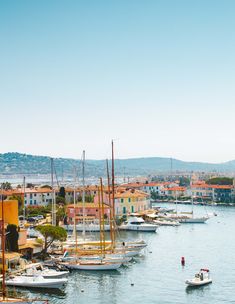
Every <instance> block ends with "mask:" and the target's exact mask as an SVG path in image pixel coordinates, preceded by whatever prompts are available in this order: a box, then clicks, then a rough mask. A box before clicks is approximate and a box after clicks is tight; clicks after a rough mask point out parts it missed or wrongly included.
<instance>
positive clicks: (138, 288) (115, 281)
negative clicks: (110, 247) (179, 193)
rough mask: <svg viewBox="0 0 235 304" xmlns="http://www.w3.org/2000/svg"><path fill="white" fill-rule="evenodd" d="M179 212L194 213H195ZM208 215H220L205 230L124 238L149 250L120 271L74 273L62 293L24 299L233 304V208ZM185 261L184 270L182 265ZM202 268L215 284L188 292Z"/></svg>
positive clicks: (199, 209) (184, 228)
mask: <svg viewBox="0 0 235 304" xmlns="http://www.w3.org/2000/svg"><path fill="white" fill-rule="evenodd" d="M164 206H170V205H166V204H164ZM172 206H173V205H171V207H172ZM180 209H181V210H187V211H190V210H191V207H190V206H184V205H183V206H179V207H178V210H180ZM206 210H207V212H208V213H212V212H216V213H217V215H218V216H217V217H213V218H211V219H210V220H209V221H208V222H207V223H206V224H182V225H181V226H179V227H159V229H158V232H157V233H137V232H122V233H121V234H120V237H122V238H127V239H144V240H145V241H146V242H147V243H148V247H147V249H145V250H144V251H143V255H142V256H140V257H137V258H135V261H134V262H130V263H129V264H128V265H127V266H124V267H122V268H120V270H118V271H112V272H84V271H75V272H73V273H71V274H70V276H69V282H68V284H67V286H66V287H65V289H64V290H63V291H60V292H54V291H50V292H48V291H46V290H43V291H34V292H32V291H31V292H29V291H24V293H26V294H27V293H28V295H29V296H30V297H35V296H40V295H42V294H43V297H44V298H47V299H49V300H50V303H54V304H62V303H63V304H65V303H80V304H85V303H86V304H87V303H93V304H100V303H102V304H106V303H107V304H108V303H109V304H119V303H135V304H143V303H148V304H151V303H159V304H160V303H161V304H162V303H200V304H203V303H206V304H208V303H213V304H216V303H235V292H234V287H235V237H234V233H235V208H233V207H207V209H206ZM206 210H205V208H204V207H203V206H195V208H194V211H195V214H201V215H202V214H205V211H206ZM182 256H184V257H185V260H186V265H185V267H182V266H181V263H180V260H181V257H182ZM200 268H209V269H210V270H211V276H212V279H213V283H212V284H210V285H208V286H204V287H200V288H196V289H195V288H194V289H192V288H191V289H189V288H186V285H185V280H186V279H188V278H191V277H192V276H194V274H195V273H196V272H197V271H198V270H199V269H200ZM132 283H133V284H134V286H131V284H132Z"/></svg>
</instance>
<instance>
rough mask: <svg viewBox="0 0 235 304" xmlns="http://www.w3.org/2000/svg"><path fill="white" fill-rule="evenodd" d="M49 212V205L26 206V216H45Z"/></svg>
mask: <svg viewBox="0 0 235 304" xmlns="http://www.w3.org/2000/svg"><path fill="white" fill-rule="evenodd" d="M50 212H51V205H48V206H45V207H44V206H28V207H27V208H26V213H27V215H28V216H37V215H43V216H44V217H46V215H47V213H50Z"/></svg>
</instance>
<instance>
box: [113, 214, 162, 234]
mask: <svg viewBox="0 0 235 304" xmlns="http://www.w3.org/2000/svg"><path fill="white" fill-rule="evenodd" d="M157 228H158V225H156V224H147V223H145V221H144V220H143V219H142V218H141V217H136V216H131V217H129V219H128V220H127V221H125V222H124V223H123V224H122V225H121V226H119V229H120V230H131V231H142V232H156V230H157Z"/></svg>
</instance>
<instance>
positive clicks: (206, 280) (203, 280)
mask: <svg viewBox="0 0 235 304" xmlns="http://www.w3.org/2000/svg"><path fill="white" fill-rule="evenodd" d="M185 283H186V284H187V285H188V286H202V285H206V284H210V283H212V279H211V277H210V271H209V269H201V270H200V271H199V272H198V273H196V274H195V277H194V278H193V279H191V280H186V281H185Z"/></svg>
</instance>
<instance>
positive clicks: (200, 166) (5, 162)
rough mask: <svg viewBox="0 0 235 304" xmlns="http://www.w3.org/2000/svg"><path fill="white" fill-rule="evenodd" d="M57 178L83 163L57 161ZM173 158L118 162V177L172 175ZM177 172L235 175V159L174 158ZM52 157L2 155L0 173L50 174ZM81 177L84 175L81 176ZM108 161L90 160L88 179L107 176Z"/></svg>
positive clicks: (116, 172)
mask: <svg viewBox="0 0 235 304" xmlns="http://www.w3.org/2000/svg"><path fill="white" fill-rule="evenodd" d="M54 165H55V168H56V172H57V175H59V176H61V175H62V174H63V175H64V176H68V175H71V176H72V175H73V172H74V167H76V168H77V170H78V173H79V172H81V160H76V159H70V158H54ZM170 168H171V159H170V158H164V157H146V158H130V159H116V160H115V174H116V175H124V174H125V175H126V176H128V175H129V176H134V175H149V174H157V173H159V172H170ZM172 168H173V171H204V172H208V171H210V172H212V171H220V172H235V160H232V161H228V162H225V163H220V164H212V163H200V162H185V161H181V160H177V159H172ZM50 170H51V169H50V157H47V156H34V155H28V154H21V153H4V154H0V174H9V175H10V174H49V173H50ZM79 174H80V173H79ZM105 174H106V165H105V161H104V160H86V176H89V177H91V176H95V177H97V176H104V175H105Z"/></svg>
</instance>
